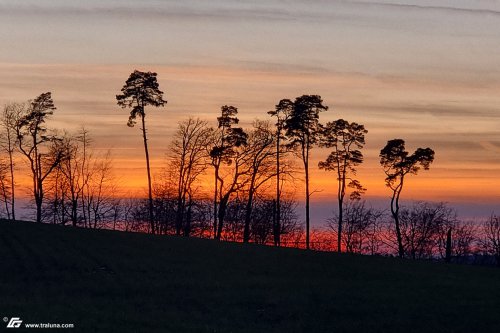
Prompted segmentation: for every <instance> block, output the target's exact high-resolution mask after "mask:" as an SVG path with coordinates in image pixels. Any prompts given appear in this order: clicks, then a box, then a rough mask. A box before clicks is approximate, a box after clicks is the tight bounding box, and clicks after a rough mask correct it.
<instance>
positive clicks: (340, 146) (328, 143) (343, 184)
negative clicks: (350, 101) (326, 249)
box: [318, 119, 368, 252]
mask: <svg viewBox="0 0 500 333" xmlns="http://www.w3.org/2000/svg"><path fill="white" fill-rule="evenodd" d="M366 133H368V131H367V130H366V129H365V127H364V126H363V125H360V124H357V123H349V122H348V121H345V120H344V119H339V120H336V121H333V122H329V123H327V124H326V125H325V126H322V128H321V141H320V145H321V146H322V147H326V148H333V151H332V152H331V153H330V155H328V157H327V159H326V160H325V161H321V162H319V163H318V167H319V168H320V169H324V170H326V171H335V172H336V173H337V202H338V219H337V226H338V230H337V251H338V252H342V246H341V245H342V222H343V208H344V197H345V194H346V188H347V187H349V188H352V189H353V191H352V192H351V194H350V197H351V199H353V200H355V199H360V198H361V194H362V193H364V192H365V189H364V188H363V186H361V183H360V182H359V181H358V180H357V179H355V178H354V176H356V167H357V166H358V165H360V164H361V163H363V154H362V153H361V150H360V149H362V148H363V146H364V144H365V134H366Z"/></svg>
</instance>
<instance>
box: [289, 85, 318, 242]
mask: <svg viewBox="0 0 500 333" xmlns="http://www.w3.org/2000/svg"><path fill="white" fill-rule="evenodd" d="M326 110H328V107H327V106H325V105H323V100H322V99H321V96H318V95H303V96H300V97H297V98H296V99H295V101H294V103H293V109H292V111H291V113H290V116H289V117H288V119H287V121H286V135H287V137H288V138H289V140H290V145H291V146H293V147H297V148H299V155H300V157H301V159H302V162H303V164H304V173H305V185H306V186H305V187H306V188H305V194H306V249H309V227H310V216H309V206H310V205H309V201H310V196H311V193H310V191H309V157H310V153H311V150H312V148H313V147H314V146H315V145H316V144H317V142H318V139H319V130H320V126H319V113H320V112H322V111H326Z"/></svg>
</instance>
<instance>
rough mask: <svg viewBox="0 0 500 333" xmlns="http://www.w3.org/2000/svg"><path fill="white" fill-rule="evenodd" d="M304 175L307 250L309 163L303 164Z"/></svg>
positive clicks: (307, 243) (307, 241) (307, 242)
mask: <svg viewBox="0 0 500 333" xmlns="http://www.w3.org/2000/svg"><path fill="white" fill-rule="evenodd" d="M304 168H305V174H306V249H307V250H309V163H308V162H306V161H305V162H304Z"/></svg>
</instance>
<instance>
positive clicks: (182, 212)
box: [169, 118, 212, 236]
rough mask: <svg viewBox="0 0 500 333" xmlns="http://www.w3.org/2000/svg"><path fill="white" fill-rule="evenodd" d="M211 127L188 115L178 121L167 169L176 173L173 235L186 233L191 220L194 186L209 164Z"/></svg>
mask: <svg viewBox="0 0 500 333" xmlns="http://www.w3.org/2000/svg"><path fill="white" fill-rule="evenodd" d="M211 134H212V133H211V129H210V128H208V125H207V122H206V121H202V120H200V119H193V118H189V119H188V120H185V121H182V122H180V123H179V126H178V129H177V132H176V133H175V134H174V139H173V142H172V145H171V147H170V151H169V158H170V163H169V167H170V171H171V172H173V173H174V174H175V178H176V179H175V182H176V184H177V186H176V187H177V188H176V190H177V191H176V192H177V193H176V197H177V198H176V199H177V200H176V201H177V203H176V206H177V207H176V210H177V214H176V223H175V229H176V234H177V235H180V234H181V231H183V233H184V236H189V233H190V229H191V228H190V224H191V220H190V219H189V217H190V216H188V215H189V214H188V212H189V209H190V208H191V206H192V202H193V186H194V184H195V182H196V181H197V180H198V178H199V177H200V176H201V175H202V174H203V173H204V172H205V170H206V169H207V167H208V161H207V158H208V154H207V146H208V145H209V144H210V138H211Z"/></svg>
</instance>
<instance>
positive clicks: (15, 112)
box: [0, 103, 28, 220]
mask: <svg viewBox="0 0 500 333" xmlns="http://www.w3.org/2000/svg"><path fill="white" fill-rule="evenodd" d="M27 108H28V105H27V104H26V103H11V104H7V105H5V106H4V108H3V112H2V115H1V118H0V127H1V128H2V129H3V131H2V132H1V133H0V148H1V149H2V150H3V151H4V152H5V153H6V154H7V157H8V171H9V180H7V179H4V181H5V182H7V181H9V182H10V184H9V188H10V191H9V192H10V193H9V194H10V196H9V201H10V205H9V206H10V207H8V208H7V206H6V209H7V215H8V218H9V219H12V220H15V219H16V194H15V193H16V190H15V188H16V182H15V177H14V168H15V163H14V153H15V151H16V146H17V140H18V139H17V134H16V124H17V123H18V122H19V119H20V117H21V115H23V114H24V113H26V110H27ZM4 193H6V192H4ZM5 199H7V197H5ZM5 204H6V205H7V204H8V203H7V201H6V202H5Z"/></svg>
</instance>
